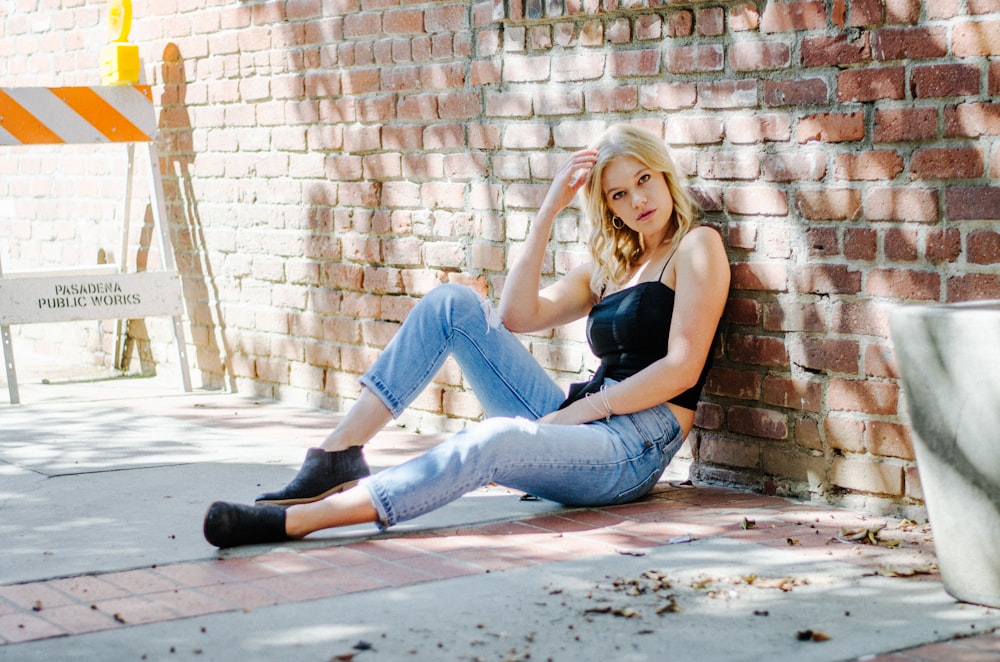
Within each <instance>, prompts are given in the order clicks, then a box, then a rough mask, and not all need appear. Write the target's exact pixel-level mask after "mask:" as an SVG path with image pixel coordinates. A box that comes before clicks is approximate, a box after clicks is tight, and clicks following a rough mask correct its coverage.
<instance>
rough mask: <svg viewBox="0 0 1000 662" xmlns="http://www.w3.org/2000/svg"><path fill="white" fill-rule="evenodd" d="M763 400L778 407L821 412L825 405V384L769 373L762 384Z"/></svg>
mask: <svg viewBox="0 0 1000 662" xmlns="http://www.w3.org/2000/svg"><path fill="white" fill-rule="evenodd" d="M761 400H762V401H763V402H764V403H765V404H769V405H774V406H776V407H784V408H786V409H798V410H801V411H811V412H819V411H821V409H822V407H823V385H822V384H820V383H819V382H812V381H805V380H802V379H791V378H788V377H779V376H777V375H768V376H767V377H765V378H764V382H763V384H762V388H761Z"/></svg>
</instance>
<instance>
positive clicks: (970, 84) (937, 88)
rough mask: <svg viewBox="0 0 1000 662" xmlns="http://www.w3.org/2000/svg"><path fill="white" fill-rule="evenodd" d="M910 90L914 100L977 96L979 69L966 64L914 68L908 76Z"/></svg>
mask: <svg viewBox="0 0 1000 662" xmlns="http://www.w3.org/2000/svg"><path fill="white" fill-rule="evenodd" d="M910 90H911V92H912V94H913V96H914V97H916V98H928V97H931V98H933V97H962V96H978V94H979V67H978V66H975V65H966V64H939V65H934V66H926V67H916V68H915V69H914V70H913V72H912V73H911V74H910Z"/></svg>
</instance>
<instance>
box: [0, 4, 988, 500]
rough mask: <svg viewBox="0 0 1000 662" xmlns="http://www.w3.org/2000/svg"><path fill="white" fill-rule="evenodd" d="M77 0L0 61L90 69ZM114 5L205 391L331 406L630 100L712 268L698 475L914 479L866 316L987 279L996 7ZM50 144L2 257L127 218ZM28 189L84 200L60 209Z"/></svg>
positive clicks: (750, 480) (60, 75) (496, 244)
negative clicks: (721, 296)
mask: <svg viewBox="0 0 1000 662" xmlns="http://www.w3.org/2000/svg"><path fill="white" fill-rule="evenodd" d="M661 4H662V5H664V6H661ZM102 11H103V3H101V2H95V1H91V0H63V1H62V2H58V1H55V0H53V1H52V2H44V3H43V2H39V1H37V0H17V2H13V3H8V9H6V10H4V12H0V25H2V26H3V34H4V39H3V40H2V41H0V80H3V81H4V84H5V85H47V84H92V83H94V82H95V81H96V80H97V76H98V75H97V54H98V51H99V50H100V47H101V45H102V44H103V41H104V39H105V31H104V28H103V25H102V17H101V12H102ZM134 15H135V23H134V27H133V30H132V41H134V42H136V43H138V44H139V45H140V49H141V52H142V54H143V57H144V58H145V69H144V71H145V75H146V77H147V79H148V82H150V83H152V84H153V85H154V91H155V94H156V96H157V99H158V102H159V107H160V111H159V112H160V125H161V131H162V133H161V137H160V140H159V145H160V149H161V151H162V154H163V157H164V164H165V167H164V173H165V176H166V182H165V184H166V187H167V194H168V198H169V204H170V210H169V211H170V219H171V225H172V234H173V239H174V243H175V247H176V251H177V256H178V260H179V263H180V268H181V271H182V273H183V275H184V283H185V297H186V301H187V306H188V316H189V323H188V325H187V328H188V329H189V333H190V336H191V337H192V342H193V345H194V348H193V349H194V350H195V351H193V352H192V356H193V359H192V360H193V363H194V367H195V369H196V372H195V374H196V375H200V377H201V380H202V382H203V383H204V384H206V385H212V386H220V385H232V386H235V387H236V388H238V389H239V390H241V391H243V392H248V393H258V394H264V395H269V396H273V397H278V398H288V399H297V400H301V401H304V402H308V403H311V404H316V405H321V406H327V407H331V408H340V407H343V406H344V405H346V404H347V403H349V402H350V401H351V400H352V399H353V398H354V397H356V395H357V392H358V386H357V376H358V373H359V372H361V371H362V370H363V369H364V368H365V367H366V366H367V365H368V364H369V363H370V362H371V360H372V359H373V358H374V357H375V356H376V355H377V354H378V352H379V350H380V348H381V347H383V346H384V345H385V344H386V342H387V341H388V340H389V338H391V337H392V335H393V333H394V332H395V330H396V328H397V327H398V325H399V324H400V323H401V321H402V320H403V319H404V318H405V316H406V314H407V312H408V311H409V309H410V308H411V307H412V305H413V304H414V302H415V301H417V300H418V299H419V297H421V296H422V295H423V294H425V293H426V292H427V291H428V290H429V289H430V288H432V287H433V286H435V285H437V284H438V283H443V282H461V283H466V284H469V285H471V286H473V287H475V288H476V289H477V290H479V291H480V292H482V293H484V294H486V295H488V296H491V297H496V296H497V295H498V294H499V292H500V290H501V288H502V285H503V274H504V272H505V270H506V268H507V266H508V265H510V264H511V263H512V262H513V260H514V259H515V257H516V255H517V252H518V250H519V248H520V246H521V243H522V241H523V239H524V237H525V235H526V232H527V228H528V224H529V222H530V219H531V216H532V211H533V209H534V208H535V207H536V206H537V205H538V204H539V202H540V200H541V198H542V196H543V194H544V191H545V189H546V182H547V180H548V179H549V178H550V177H551V174H552V172H553V171H554V168H555V167H556V165H557V164H558V163H559V162H560V160H561V159H562V158H563V155H564V154H565V152H566V151H568V150H572V149H575V148H578V147H581V146H584V145H585V144H586V143H587V142H588V141H589V140H590V139H591V138H592V137H593V136H594V135H595V134H596V133H597V132H598V131H599V130H600V129H601V128H603V126H605V125H606V124H607V123H608V122H611V121H619V120H625V121H634V122H638V123H641V124H642V125H644V126H646V127H648V128H650V129H652V130H654V131H656V132H659V133H660V134H662V135H663V136H664V137H665V139H666V140H667V141H668V142H669V143H670V144H671V146H672V147H673V150H674V155H675V157H676V159H677V161H678V163H679V165H680V167H681V169H682V170H683V171H684V172H685V173H686V174H687V175H688V176H689V177H690V182H691V185H692V186H693V187H694V189H695V191H696V192H697V194H698V196H699V198H700V199H701V200H702V201H703V203H704V206H705V208H706V210H707V220H708V222H710V223H712V224H713V225H715V226H717V227H718V228H719V229H720V231H721V232H722V233H723V235H724V236H725V238H726V242H727V246H728V250H729V253H730V258H731V261H732V269H733V289H732V295H731V301H730V304H729V307H728V309H727V312H726V316H725V320H724V326H723V329H722V332H721V334H720V342H719V347H718V353H717V358H716V368H715V369H714V370H713V372H712V374H711V378H710V380H709V384H708V387H707V392H706V397H705V402H704V403H703V404H702V406H701V407H700V410H699V417H698V423H699V428H698V430H697V432H696V433H695V434H694V435H693V436H692V439H691V440H690V441H691V446H690V447H691V451H690V452H691V454H692V456H693V459H694V465H693V472H694V474H695V475H696V476H698V477H700V478H705V479H709V480H718V481H726V482H732V483H736V484H740V485H746V486H751V487H753V488H755V489H760V490H764V491H767V492H777V493H791V494H799V495H809V494H812V495H813V496H816V497H818V498H823V499H827V500H831V501H843V500H849V501H853V502H857V503H859V504H862V505H866V506H870V507H872V508H882V507H899V506H902V507H905V506H907V505H912V504H919V503H920V501H921V493H920V484H919V480H918V477H917V474H916V470H915V467H914V462H913V453H912V449H911V441H910V433H909V431H908V429H907V427H906V413H905V405H904V400H903V397H902V394H901V393H900V384H899V381H898V378H897V370H896V366H895V364H894V357H893V351H892V346H891V343H890V340H889V338H888V326H887V321H886V320H887V313H888V311H889V310H890V309H891V308H892V307H893V306H895V305H899V304H902V303H906V302H914V301H915V302H927V301H962V300H970V299H982V298H991V297H996V296H997V293H998V291H1000V288H998V285H1000V279H998V275H997V273H996V271H997V270H996V263H997V262H998V261H1000V251H998V248H1000V233H998V230H997V223H996V221H997V220H998V219H1000V187H997V186H996V185H995V180H996V178H997V177H998V175H1000V147H998V143H997V135H998V134H1000V103H997V101H996V96H997V94H998V91H1000V38H998V35H1000V2H998V1H997V0H966V1H959V0H931V1H928V2H916V1H915V0H863V1H859V2H845V1H844V0H834V1H826V2H823V1H820V0H801V1H791V2H765V1H760V2H746V1H723V2H713V3H709V2H689V3H683V2H670V3H659V2H655V1H652V0H651V1H650V2H634V3H633V2H625V3H619V2H618V0H605V1H604V2H603V4H602V3H601V2H599V1H598V0H584V1H583V2H582V3H581V2H580V1H579V0H548V1H547V2H544V3H543V2H540V0H530V1H529V2H521V1H520V0H509V1H508V2H507V3H506V4H504V3H499V2H498V3H497V4H496V5H494V4H493V3H489V2H486V3H478V4H471V5H470V4H468V3H457V2H447V1H441V2H424V3H398V2H358V1H356V0H286V1H284V2H278V1H269V0H257V1H243V2H237V1H236V0H231V1H229V2H217V1H215V0H146V1H138V0H137V1H136V2H135V6H134ZM51 158H55V157H53V156H51V155H44V156H43V157H39V158H38V159H36V157H34V156H29V155H28V154H26V153H20V152H19V153H18V155H17V156H16V158H15V157H11V156H10V153H5V154H3V156H2V159H0V174H2V177H0V190H2V193H3V197H4V198H5V199H6V201H7V202H5V203H4V205H5V206H4V207H3V208H2V210H0V212H2V213H0V247H2V248H3V250H4V251H6V252H5V253H3V254H0V257H2V259H4V260H8V261H9V260H14V261H17V260H18V259H21V258H25V256H30V258H31V259H32V260H34V259H39V260H44V259H48V258H50V257H54V256H53V255H50V254H49V253H48V251H50V250H55V249H49V248H45V247H46V246H49V245H50V243H51V242H49V243H47V242H46V241H45V240H46V239H57V240H58V241H57V244H61V245H72V246H73V247H74V248H73V250H81V249H83V250H84V251H85V252H87V251H90V252H96V248H97V247H99V245H100V241H99V240H98V239H96V238H95V235H97V234H100V231H99V230H95V229H93V228H95V227H96V226H97V224H98V223H99V222H100V221H99V220H98V218H99V216H98V215H97V213H96V212H97V211H103V212H105V216H110V217H112V218H114V217H115V215H116V214H119V213H120V212H119V211H118V210H117V208H116V207H115V205H114V204H112V203H110V202H108V201H109V200H113V199H114V194H115V193H116V192H117V189H116V188H115V187H114V185H112V184H108V183H107V182H106V180H107V179H109V177H111V176H113V175H116V174H120V172H116V171H113V170H111V171H109V170H106V169H105V170H100V171H97V172H94V171H93V168H92V167H91V164H89V163H88V165H87V167H83V166H82V165H79V164H78V165H74V166H73V168H74V170H75V171H74V174H75V175H76V176H78V177H81V178H86V180H85V181H88V182H90V184H88V185H86V186H84V187H83V189H73V190H70V191H67V190H65V189H64V188H63V187H62V186H61V185H56V184H53V183H52V179H51V178H46V177H44V176H43V177H41V179H42V180H43V183H42V184H32V183H31V182H33V181H37V180H38V179H39V175H41V174H44V173H49V172H53V171H54V168H53V166H51V164H49V165H46V164H45V163H47V162H45V161H43V160H42V159H51ZM75 158H76V159H77V163H79V162H80V161H86V159H85V158H83V157H80V156H77V157H75ZM40 163H42V165H39V164H40ZM95 178H96V179H95ZM45 182H47V183H45ZM33 187H36V188H33ZM50 189H58V192H59V193H60V194H67V193H68V194H71V199H72V203H71V204H72V207H71V209H72V210H73V211H74V214H70V216H74V215H75V216H76V217H79V216H81V212H84V211H86V214H83V215H85V216H86V219H81V222H74V223H70V224H67V223H66V221H65V220H56V215H55V214H52V212H55V211H58V210H59V209H58V207H54V206H53V203H52V202H51V201H50V200H49V194H50V193H51V192H53V191H52V190H50ZM88 192H89V193H88ZM92 209H93V210H94V213H91V210H92ZM63 211H65V209H63ZM140 211H141V210H140ZM50 215H51V216H52V220H47V219H48V218H49V216H50ZM26 218H31V219H32V220H31V223H30V227H29V223H28V221H26V220H25V219H26ZM83 221H86V223H83ZM37 228H41V229H37ZM80 228H86V229H87V231H86V232H85V233H83V234H80V233H81V232H82V230H81V229H80ZM584 235H585V230H583V229H581V228H580V227H579V219H578V215H577V214H576V213H575V212H573V211H572V210H571V211H570V212H569V213H567V214H565V216H564V217H563V218H562V219H561V220H560V221H559V222H558V223H557V225H556V228H555V231H554V239H553V241H552V244H551V252H550V256H549V260H548V261H547V264H546V272H547V273H546V277H548V278H555V277H556V276H558V275H559V274H562V273H564V272H565V271H567V270H568V269H570V268H572V266H574V265H575V264H577V263H579V261H580V260H581V259H583V253H584V248H583V245H582V241H581V240H582V238H583V237H584ZM138 248H139V247H138V246H137V247H136V248H135V250H138ZM5 263H6V262H5ZM35 329H36V328H35V327H22V328H20V329H19V330H18V331H19V333H20V334H22V337H25V336H26V335H29V334H35V333H43V332H42V331H37V330H35ZM153 330H154V331H155V327H154V329H153ZM151 335H152V336H156V335H157V334H156V333H155V332H154V333H151ZM162 335H163V336H164V337H165V338H168V335H167V334H162ZM581 337H582V326H581V325H579V324H578V325H574V326H573V327H571V328H570V329H568V330H561V331H557V332H554V333H549V334H537V335H530V336H525V337H524V342H525V343H526V344H527V345H528V346H529V347H530V348H531V350H532V351H533V352H534V354H535V356H537V357H538V359H539V360H540V361H541V362H542V364H543V365H545V366H546V367H547V368H549V369H550V370H551V371H552V372H553V374H554V375H555V376H557V377H558V378H559V379H560V380H562V381H565V382H568V381H571V380H573V379H575V378H579V376H580V375H581V373H583V372H585V371H586V370H587V369H589V368H592V367H593V361H592V359H591V358H590V357H589V355H588V352H587V351H586V347H585V346H584V345H583V344H581V342H580V339H581ZM88 342H90V341H88ZM90 349H93V348H90ZM161 354H162V359H161V360H165V361H169V360H170V359H171V356H170V352H169V351H162V352H161ZM414 412H415V413H414V414H412V415H411V417H410V418H408V419H407V420H408V421H409V422H411V423H414V424H415V425H431V424H434V425H439V426H444V427H454V426H455V425H458V424H461V422H462V421H463V420H465V419H469V418H475V417H476V416H478V415H479V407H478V404H477V403H476V401H475V399H474V398H473V397H472V396H471V395H470V393H469V392H468V391H467V390H465V389H464V388H463V382H462V377H461V374H460V372H459V371H458V370H457V368H456V367H455V366H454V365H450V364H449V365H448V366H446V368H445V369H444V370H443V371H442V373H441V374H440V375H439V376H438V378H437V380H436V381H435V383H434V385H433V386H432V387H431V388H430V389H429V390H428V391H427V393H425V394H424V395H423V396H421V398H420V400H419V401H418V403H417V405H416V407H415V408H414Z"/></svg>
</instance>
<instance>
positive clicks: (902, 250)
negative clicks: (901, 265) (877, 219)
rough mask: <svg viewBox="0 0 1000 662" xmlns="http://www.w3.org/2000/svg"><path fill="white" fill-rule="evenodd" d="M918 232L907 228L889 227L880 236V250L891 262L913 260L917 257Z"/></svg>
mask: <svg viewBox="0 0 1000 662" xmlns="http://www.w3.org/2000/svg"><path fill="white" fill-rule="evenodd" d="M919 241H920V234H919V232H918V231H917V230H914V229H909V228H889V229H888V230H886V231H885V236H884V237H883V238H882V251H883V252H884V253H885V257H886V259H888V260H891V261H893V262H914V261H916V259H917V258H918V257H919V255H920V253H919V246H918V244H919Z"/></svg>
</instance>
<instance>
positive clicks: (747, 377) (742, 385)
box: [705, 366, 760, 400]
mask: <svg viewBox="0 0 1000 662" xmlns="http://www.w3.org/2000/svg"><path fill="white" fill-rule="evenodd" d="M705 393H707V394H709V395H717V396H720V397H724V398H736V399H738V400H757V399H758V398H759V397H760V376H759V375H758V374H757V373H756V372H751V371H749V370H735V369H732V368H724V367H721V366H716V367H713V368H712V370H711V371H709V373H708V378H707V379H706V381H705Z"/></svg>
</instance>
